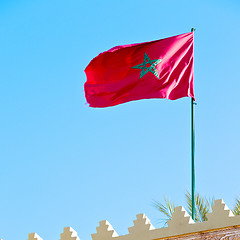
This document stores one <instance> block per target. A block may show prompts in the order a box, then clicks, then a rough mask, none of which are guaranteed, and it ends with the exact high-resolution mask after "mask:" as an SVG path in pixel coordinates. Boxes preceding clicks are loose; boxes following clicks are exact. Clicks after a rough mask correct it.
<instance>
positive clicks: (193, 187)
mask: <svg viewBox="0 0 240 240" xmlns="http://www.w3.org/2000/svg"><path fill="white" fill-rule="evenodd" d="M194 30H195V29H194V28H192V29H191V32H194ZM195 104H196V103H195V102H194V100H193V98H191V175H192V177H191V180H192V181H191V182H192V186H191V187H192V219H193V220H195V215H196V211H195V162H194V157H195V124H194V105H195Z"/></svg>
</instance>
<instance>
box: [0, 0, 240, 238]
mask: <svg viewBox="0 0 240 240" xmlns="http://www.w3.org/2000/svg"><path fill="white" fill-rule="evenodd" d="M192 27H194V28H196V29H197V30H196V32H195V96H196V101H197V104H198V105H197V107H196V190H197V192H199V193H200V194H202V195H206V196H209V197H210V196H214V197H215V198H223V199H224V200H225V202H226V203H227V204H228V205H229V207H232V204H233V202H234V199H235V198H236V197H237V196H238V195H239V194H240V184H239V169H240V143H239V135H240V125H239V117H240V98H239V89H240V73H239V71H240V60H239V56H240V47H239V43H240V31H239V28H240V2H239V1H238V0H225V1H223V0H216V1H214V0H212V1H211V0H202V1H190V0H182V1H179V0H172V1H162V0H157V1H156V0H152V1H143V0H138V1H131V0H121V1H120V0H102V1H97V0H93V1H79V0H70V1H63V0H41V1H33V0H1V1H0V36H1V37H0V46H1V48H0V49H1V50H0V93H1V94H0V106H1V108H0V111H1V115H0V116H1V117H0V161H1V167H0V238H3V239H4V240H16V239H19V240H21V239H22V240H23V239H27V234H28V233H31V232H37V233H38V234H39V235H40V236H41V237H42V238H43V239H44V240H50V239H59V238H60V236H59V235H60V233H61V232H62V230H63V227H66V226H72V227H73V228H74V229H75V230H76V231H77V232H78V234H79V236H80V238H81V240H90V239H91V236H90V234H91V233H95V231H96V230H95V228H96V226H98V221H100V220H104V219H107V220H108V221H109V222H110V223H111V224H112V225H113V227H114V228H115V230H116V231H117V232H118V233H119V234H126V233H127V228H128V227H130V226H132V224H133V223H132V221H133V220H134V219H135V215H136V214H138V213H146V215H147V216H148V217H149V218H150V220H151V221H152V223H153V225H154V226H155V227H160V225H159V224H158V219H159V218H160V217H161V216H160V214H159V213H158V212H157V211H156V210H155V209H154V207H153V206H152V202H153V200H160V201H162V200H163V199H164V196H168V197H169V198H170V200H172V201H174V202H175V203H176V205H183V204H184V193H185V192H186V190H189V189H190V99H189V98H182V99H179V100H176V101H170V100H164V99H152V100H141V101H135V102H129V103H126V104H122V105H118V106H115V107H111V108H105V109H92V108H89V107H87V106H86V100H85V97H84V92H83V85H84V82H85V81H86V76H85V73H84V69H85V67H86V66H87V64H88V63H89V61H90V60H91V59H92V58H93V57H95V56H96V55H97V54H99V53H100V52H102V51H104V50H107V49H109V48H111V47H113V46H115V45H120V44H127V43H136V42H144V41H151V40H156V39H161V38H166V37H169V36H173V35H178V34H181V33H185V32H189V31H190V30H191V28H192Z"/></svg>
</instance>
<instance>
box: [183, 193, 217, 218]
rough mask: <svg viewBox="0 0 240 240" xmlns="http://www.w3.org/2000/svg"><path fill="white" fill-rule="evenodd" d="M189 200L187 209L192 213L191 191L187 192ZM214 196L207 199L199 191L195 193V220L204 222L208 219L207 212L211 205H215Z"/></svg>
mask: <svg viewBox="0 0 240 240" xmlns="http://www.w3.org/2000/svg"><path fill="white" fill-rule="evenodd" d="M185 196H186V200H187V211H188V214H189V215H190V216H191V215H192V196H191V194H190V193H189V192H187V193H186V194H185ZM213 202H214V198H212V199H207V198H205V197H201V196H200V195H199V193H196V194H195V221H196V222H203V221H207V213H208V212H209V211H210V209H211V206H212V205H213Z"/></svg>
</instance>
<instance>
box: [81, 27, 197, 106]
mask: <svg viewBox="0 0 240 240" xmlns="http://www.w3.org/2000/svg"><path fill="white" fill-rule="evenodd" d="M85 73H86V75H87V81H86V83H85V85H84V88H85V96H86V99H87V102H88V103H89V105H90V107H109V106H114V105H118V104H121V103H125V102H129V101H133V100H140V99H149V98H167V99H171V100H175V99H178V98H182V97H191V98H193V99H194V91H193V32H191V33H185V34H181V35H178V36H174V37H170V38H165V39H161V40H156V41H152V42H145V43H138V44H129V45H122V46H117V47H114V48H111V49H110V50H108V51H106V52H103V53H100V54H99V55H98V56H97V57H95V58H94V59H93V60H92V61H91V62H90V63H89V65H88V66H87V67H86V69H85Z"/></svg>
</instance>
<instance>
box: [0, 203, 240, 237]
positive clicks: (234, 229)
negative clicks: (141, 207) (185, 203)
mask: <svg viewBox="0 0 240 240" xmlns="http://www.w3.org/2000/svg"><path fill="white" fill-rule="evenodd" d="M207 218H208V220H207V221H204V222H194V221H193V219H192V218H191V216H189V214H188V213H187V211H186V210H185V209H184V208H183V207H176V209H175V212H174V213H173V216H172V219H171V220H169V221H167V225H168V226H167V227H163V228H157V229H155V228H154V226H153V225H152V224H151V221H150V220H149V219H148V217H147V216H146V215H145V214H143V213H142V214H138V215H137V216H136V220H134V221H133V226H132V227H129V228H128V232H129V234H126V235H121V236H119V235H118V234H117V232H116V231H115V230H114V229H113V227H112V225H111V224H110V223H109V222H108V221H107V220H104V221H101V222H99V226H98V227H97V228H96V233H94V234H92V240H190V239H192V240H193V239H195V240H211V239H214V240H240V216H235V215H234V214H233V213H232V211H231V210H230V209H229V208H228V207H227V205H226V204H225V203H224V201H223V200H222V199H220V200H216V201H215V202H214V205H213V206H212V212H210V213H208V214H207ZM0 240H2V239H0ZM28 240H43V239H42V238H41V237H40V236H39V235H38V234H37V233H30V234H29V235H28ZM60 240H80V238H79V237H78V235H77V232H76V231H75V230H74V229H73V228H72V227H65V228H64V229H63V233H61V234H60Z"/></svg>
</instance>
